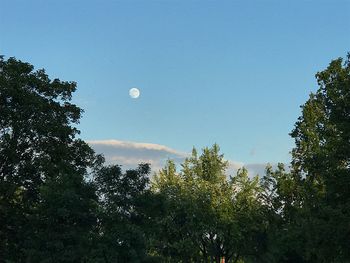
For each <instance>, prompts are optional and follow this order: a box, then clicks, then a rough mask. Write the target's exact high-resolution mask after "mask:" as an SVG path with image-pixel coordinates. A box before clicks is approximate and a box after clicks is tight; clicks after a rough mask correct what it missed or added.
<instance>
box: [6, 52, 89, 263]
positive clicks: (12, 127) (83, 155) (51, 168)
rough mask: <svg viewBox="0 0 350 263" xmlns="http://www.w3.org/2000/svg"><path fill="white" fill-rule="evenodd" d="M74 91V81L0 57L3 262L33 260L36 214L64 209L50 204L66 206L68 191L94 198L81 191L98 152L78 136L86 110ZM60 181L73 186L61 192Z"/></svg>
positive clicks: (43, 248) (57, 230)
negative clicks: (49, 75) (52, 78)
mask: <svg viewBox="0 0 350 263" xmlns="http://www.w3.org/2000/svg"><path fill="white" fill-rule="evenodd" d="M75 89H76V83H74V82H66V81H60V80H59V79H54V80H50V78H49V77H48V75H47V74H46V73H45V71H44V70H36V71H34V67H33V66H32V65H30V64H29V63H24V62H22V61H19V60H16V59H15V58H9V59H8V60H5V59H4V58H3V57H0V221H1V224H0V258H1V259H3V260H4V261H5V262H29V259H28V258H27V257H29V254H30V255H31V254H32V253H33V247H32V244H34V243H35V242H36V241H35V242H34V241H33V238H34V237H35V236H36V234H37V230H38V229H36V227H35V224H36V222H37V218H38V216H39V215H48V214H47V213H51V212H50V211H51V210H54V209H60V208H61V207H48V206H49V205H50V206H51V205H58V206H61V205H63V203H64V202H63V200H67V199H69V198H68V197H67V196H65V194H66V193H67V192H70V191H72V193H71V194H72V196H75V195H77V196H80V197H84V196H89V200H90V194H87V195H84V194H82V192H79V191H80V189H81V187H83V185H84V182H83V177H84V175H86V174H87V168H88V167H92V166H93V165H94V163H95V162H96V156H95V154H94V152H93V150H92V149H91V148H90V147H89V146H88V145H87V144H86V143H85V142H83V141H82V140H80V139H77V138H76V135H77V134H78V133H79V131H78V130H77V128H76V127H75V124H77V123H78V122H79V119H80V116H81V113H82V110H81V109H80V108H79V107H77V106H76V105H74V104H72V103H71V102H70V101H71V97H72V93H73V92H74V91H75ZM70 176H72V178H71V177H70ZM73 177H74V178H73ZM67 178H68V179H69V180H68V181H67V182H63V180H64V179H67ZM73 182H74V183H73ZM62 185H65V186H69V187H71V188H70V189H67V190H66V191H62V192H59V191H58V190H57V189H59V188H60V187H61V189H62ZM51 187H52V188H51ZM83 188H84V187H83ZM88 188H89V187H88ZM62 190H63V189H62ZM51 191H52V192H51ZM75 191H77V193H75ZM55 195H57V196H55ZM60 195H61V196H60ZM56 198H57V200H58V201H57V202H56V201H54V199H56ZM78 199H79V200H77V199H74V198H73V200H75V201H77V203H76V204H75V205H79V202H80V198H78ZM92 199H93V198H92ZM86 202H87V203H89V202H90V201H86ZM86 202H84V201H83V203H86ZM73 206H74V205H72V207H73ZM41 209H44V210H43V211H42V210H41ZM84 209H85V208H84ZM86 209H90V208H88V207H86ZM70 212H73V211H72V209H71V210H70ZM58 213H59V212H58ZM53 215H54V213H53V214H52V215H51V216H49V217H47V218H46V217H45V218H41V220H40V221H41V223H42V224H44V225H46V226H48V228H47V231H48V233H46V234H45V235H43V236H46V237H48V236H49V232H50V231H52V228H50V227H49V226H52V225H50V220H52V219H53ZM71 215H72V214H69V215H68V218H69V217H70V216H71ZM73 218H74V216H73ZM46 219H47V220H48V221H46V222H42V221H43V220H46ZM67 220H68V219H67ZM67 223H70V222H68V221H67ZM74 223H76V221H75V220H73V221H72V224H74ZM52 227H53V226H52ZM55 227H56V226H55ZM57 227H58V226H57ZM65 227H66V226H65ZM65 227H64V228H62V229H59V228H57V229H56V230H54V232H55V231H56V232H59V231H64V230H65ZM68 235H70V234H68ZM61 237H62V235H61ZM61 237H58V236H55V237H52V238H58V239H60V238H61ZM51 241H52V242H56V241H57V242H58V243H59V242H61V241H59V240H51ZM75 241H76V242H78V241H77V240H75ZM79 242H83V240H79ZM84 242H85V241H84ZM62 244H65V242H63V243H62ZM65 248H66V247H65V246H63V247H61V248H60V249H63V250H64V249H65ZM40 250H45V247H40ZM29 251H30V252H29ZM28 253H29V254H28Z"/></svg>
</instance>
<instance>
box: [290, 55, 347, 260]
mask: <svg viewBox="0 0 350 263" xmlns="http://www.w3.org/2000/svg"><path fill="white" fill-rule="evenodd" d="M316 78H317V82H318V84H319V89H318V90H317V92H316V93H314V94H311V95H310V98H309V100H308V101H307V102H306V103H305V105H303V106H302V115H301V116H300V118H299V119H298V121H297V123H296V124H295V129H294V130H293V132H292V133H291V135H292V137H293V138H294V139H295V142H296V147H295V149H294V150H293V169H294V173H295V174H296V175H298V176H299V178H300V179H301V180H303V181H304V184H303V185H304V200H303V201H304V205H303V213H304V214H305V216H304V217H303V219H304V222H303V230H304V231H305V238H306V243H305V246H306V248H307V249H306V252H305V258H307V259H308V260H310V261H312V262H348V261H350V247H349V245H348V242H349V237H350V228H349V221H350V191H349V189H350V54H349V55H348V57H347V59H346V60H345V62H344V61H343V59H341V58H339V59H336V60H334V61H332V62H331V63H330V65H329V66H328V67H327V68H326V69H325V70H324V71H321V72H319V73H317V74H316Z"/></svg>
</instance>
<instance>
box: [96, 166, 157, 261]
mask: <svg viewBox="0 0 350 263" xmlns="http://www.w3.org/2000/svg"><path fill="white" fill-rule="evenodd" d="M149 173H150V167H149V165H148V164H140V165H139V166H138V168H137V169H134V170H127V171H126V172H125V173H123V172H122V170H121V167H120V166H118V165H111V166H106V167H102V168H101V169H100V170H99V171H98V172H97V173H96V175H95V182H96V185H97V187H98V194H99V198H100V212H99V233H98V238H97V244H96V251H95V259H96V262H105V263H108V262H145V261H146V260H148V259H147V255H146V250H147V243H146V237H145V230H144V229H143V227H146V224H145V222H144V219H145V217H144V214H143V213H142V209H141V208H140V206H142V205H144V204H145V202H144V200H143V199H145V198H148V194H147V193H148V191H147V185H148V175H149Z"/></svg>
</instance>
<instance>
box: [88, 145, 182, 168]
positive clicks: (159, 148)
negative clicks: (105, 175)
mask: <svg viewBox="0 0 350 263" xmlns="http://www.w3.org/2000/svg"><path fill="white" fill-rule="evenodd" d="M88 143H89V144H90V145H91V146H92V147H93V148H94V149H95V151H96V152H97V153H102V154H103V155H104V156H105V158H106V162H107V163H109V164H112V163H113V164H120V165H123V166H124V167H125V168H127V169H128V168H135V167H136V166H137V165H138V164H139V163H141V162H144V163H150V164H151V166H152V170H153V171H157V170H159V169H160V168H162V167H163V166H164V164H165V161H166V160H167V159H171V160H174V161H175V162H178V163H181V162H182V161H183V160H184V159H185V158H186V157H187V156H188V154H187V153H185V152H181V151H177V150H174V149H172V148H170V147H167V146H165V145H161V144H154V143H141V142H129V141H120V140H94V141H88Z"/></svg>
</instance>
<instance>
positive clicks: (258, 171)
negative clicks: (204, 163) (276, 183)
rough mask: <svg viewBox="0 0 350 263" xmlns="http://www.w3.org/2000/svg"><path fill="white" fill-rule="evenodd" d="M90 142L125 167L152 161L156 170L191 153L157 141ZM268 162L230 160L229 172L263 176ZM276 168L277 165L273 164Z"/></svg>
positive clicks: (113, 162)
mask: <svg viewBox="0 0 350 263" xmlns="http://www.w3.org/2000/svg"><path fill="white" fill-rule="evenodd" d="M88 143H89V144H90V145H91V146H92V147H93V148H94V149H95V151H96V152H97V153H102V154H103V155H104V156H105V158H106V162H107V163H108V164H119V165H122V166H123V167H124V168H126V169H129V168H135V167H136V166H137V165H138V164H139V163H150V164H151V167H152V171H154V172H156V171H158V170H159V169H161V168H162V167H164V164H165V162H166V160H167V159H171V160H174V161H175V163H176V164H181V163H182V162H183V161H184V160H185V158H186V157H188V156H189V155H190V154H189V153H186V152H181V151H178V150H175V149H172V148H170V147H167V146H165V145H161V144H155V143H142V142H130V141H121V140H92V141H88ZM266 165H267V163H244V162H239V161H234V160H229V168H228V170H227V173H228V174H230V175H235V174H236V173H237V170H238V169H239V168H242V167H243V166H244V167H245V168H247V170H248V173H249V175H250V176H255V175H259V176H263V175H264V174H265V168H266ZM272 166H273V167H274V168H275V167H276V166H277V165H276V164H272Z"/></svg>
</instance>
